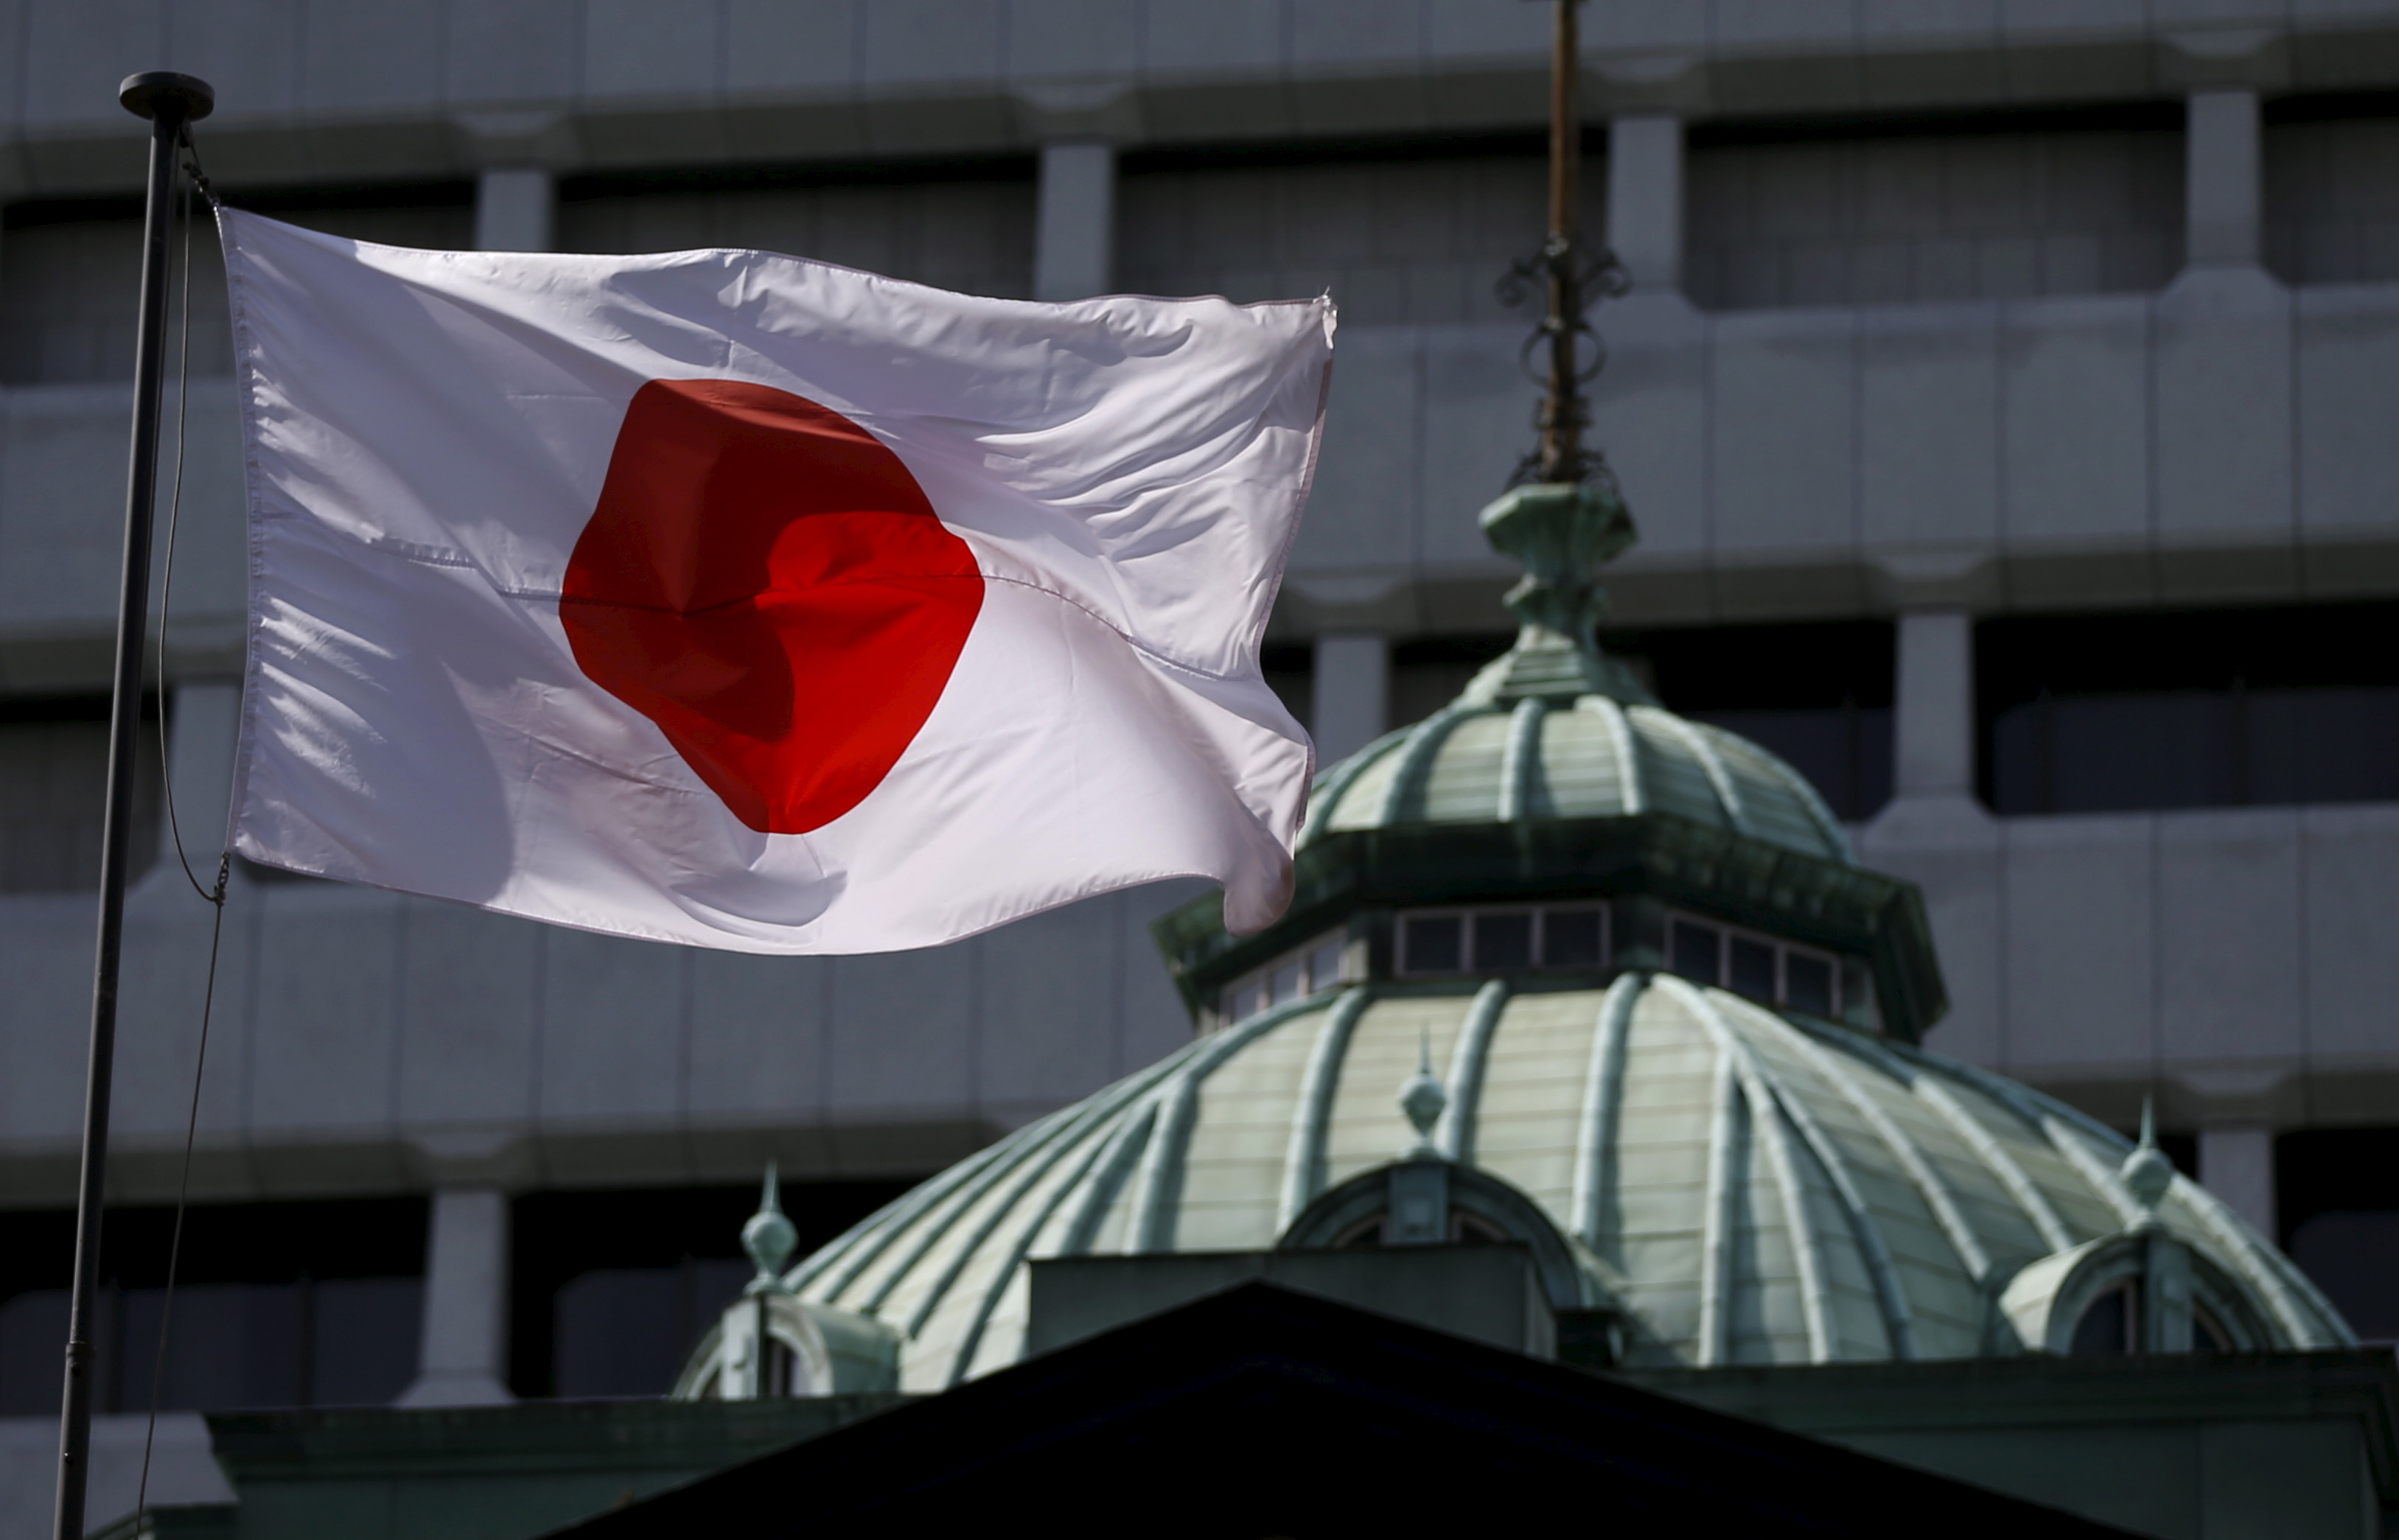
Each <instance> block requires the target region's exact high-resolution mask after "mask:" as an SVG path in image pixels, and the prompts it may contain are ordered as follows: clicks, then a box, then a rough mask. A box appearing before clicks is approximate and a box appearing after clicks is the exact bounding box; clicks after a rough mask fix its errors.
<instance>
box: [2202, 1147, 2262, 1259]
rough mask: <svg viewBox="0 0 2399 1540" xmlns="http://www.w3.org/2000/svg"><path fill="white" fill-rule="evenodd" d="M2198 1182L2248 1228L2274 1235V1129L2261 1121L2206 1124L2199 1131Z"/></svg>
mask: <svg viewBox="0 0 2399 1540" xmlns="http://www.w3.org/2000/svg"><path fill="white" fill-rule="evenodd" d="M2199 1184H2200V1185H2201V1186H2202V1187H2204V1188H2206V1189H2207V1190H2208V1191H2209V1192H2211V1193H2214V1194H2215V1195H2216V1196H2217V1197H2219V1198H2221V1199H2223V1200H2224V1206H2225V1207H2226V1208H2228V1209H2231V1210H2232V1211H2233V1212H2234V1213H2236V1214H2239V1215H2240V1216H2241V1217H2242V1219H2243V1221H2245V1222H2246V1223H2248V1225H2249V1227H2250V1228H2251V1229H2253V1230H2255V1231H2257V1233H2258V1234H2259V1235H2261V1236H2265V1237H2266V1239H2267V1240H2269V1241H2274V1242H2277V1243H2279V1237H2277V1236H2276V1235H2275V1234H2274V1130H2273V1128H2272V1126H2271V1125H2270V1124H2265V1123H2208V1124H2202V1125H2201V1126H2200V1130H2199Z"/></svg>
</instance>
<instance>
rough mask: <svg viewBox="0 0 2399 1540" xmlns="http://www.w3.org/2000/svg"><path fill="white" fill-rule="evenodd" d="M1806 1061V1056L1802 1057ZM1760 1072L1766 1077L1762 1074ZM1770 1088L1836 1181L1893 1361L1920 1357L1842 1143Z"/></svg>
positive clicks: (1895, 1271) (1887, 1252) (1805, 1109)
mask: <svg viewBox="0 0 2399 1540" xmlns="http://www.w3.org/2000/svg"><path fill="white" fill-rule="evenodd" d="M1708 1008H1709V1009H1710V1010H1712V1011H1713V1010H1715V1001H1713V1000H1710V1001H1709V1002H1708ZM1756 1014H1757V1016H1758V1017H1760V1018H1762V1019H1764V1020H1772V1021H1774V1022H1775V1023H1776V1024H1777V1025H1778V1026H1781V1027H1782V1028H1783V1029H1784V1031H1785V1032H1786V1033H1788V1032H1790V1031H1791V1030H1792V1029H1791V1028H1790V1025H1789V1023H1788V1022H1785V1021H1783V1020H1782V1018H1780V1017H1776V1016H1770V1015H1769V1014H1768V1013H1766V1012H1763V1011H1760V1012H1758V1013H1756ZM1717 1020H1718V1021H1719V1022H1722V1021H1723V1020H1724V1019H1723V1016H1722V1013H1721V1012H1719V1013H1718V1014H1717ZM1742 1050H1743V1052H1744V1053H1749V1054H1751V1056H1752V1062H1753V1064H1755V1053H1754V1050H1752V1049H1751V1048H1750V1047H1749V1046H1748V1045H1747V1044H1746V1043H1745V1042H1744V1044H1743V1045H1742ZM1803 1057H1806V1056H1805V1055H1804V1054H1803ZM1810 1062H1811V1063H1812V1062H1813V1060H1810ZM1760 1073H1761V1074H1762V1073H1763V1072H1762V1071H1761V1072H1760ZM1767 1084H1768V1087H1769V1089H1770V1090H1771V1091H1772V1094H1773V1096H1774V1102H1775V1106H1776V1108H1777V1110H1779V1111H1780V1112H1781V1113H1782V1115H1783V1116H1784V1117H1786V1118H1788V1119H1789V1120H1790V1122H1791V1126H1792V1127H1793V1128H1796V1129H1797V1130H1798V1132H1799V1139H1800V1142H1802V1143H1803V1144H1805V1145H1806V1146H1807V1147H1808V1149H1809V1153H1810V1154H1812V1155H1814V1156H1815V1157H1816V1163H1817V1164H1818V1165H1819V1166H1821V1167H1823V1170H1824V1175H1825V1178H1826V1179H1827V1180H1828V1181H1830V1182H1832V1184H1833V1191H1834V1192H1835V1193H1836V1194H1837V1195H1838V1196H1839V1197H1840V1200H1841V1204H1842V1207H1843V1208H1844V1209H1846V1210H1847V1211H1848V1219H1849V1223H1850V1237H1851V1239H1852V1240H1853V1241H1854V1242H1855V1243H1856V1245H1857V1247H1858V1250H1859V1251H1860V1252H1861V1253H1863V1254H1864V1258H1865V1263H1866V1271H1867V1274H1868V1276H1869V1277H1872V1278H1873V1280H1874V1286H1875V1296H1876V1299H1877V1303H1878V1304H1880V1305H1881V1308H1882V1317H1883V1335H1884V1337H1885V1339H1886V1340H1887V1341H1888V1342H1889V1344H1890V1346H1891V1357H1893V1358H1916V1357H1918V1352H1917V1345H1916V1312H1915V1308H1914V1306H1912V1305H1911V1304H1909V1303H1908V1298H1907V1290H1906V1289H1905V1288H1904V1286H1903V1285H1902V1283H1901V1282H1900V1277H1899V1268H1898V1265H1897V1264H1896V1263H1894V1262H1893V1261H1892V1260H1891V1245H1890V1242H1889V1241H1888V1240H1887V1239H1885V1238H1884V1236H1883V1233H1882V1222H1881V1221H1880V1220H1878V1219H1877V1218H1876V1217H1875V1213H1874V1210H1873V1209H1872V1208H1870V1207H1869V1206H1868V1205H1867V1203H1866V1200H1865V1195H1864V1194H1863V1193H1861V1192H1860V1191H1859V1190H1858V1184H1857V1179H1856V1178H1855V1177H1854V1176H1852V1175H1851V1174H1850V1164H1849V1159H1848V1157H1847V1156H1846V1155H1843V1154H1842V1153H1841V1147H1840V1145H1839V1143H1838V1142H1837V1141H1835V1140H1834V1139H1833V1137H1832V1136H1831V1135H1830V1134H1828V1133H1826V1132H1825V1131H1824V1126H1823V1124H1822V1123H1821V1122H1819V1121H1818V1120H1817V1117H1816V1114H1815V1112H1814V1111H1813V1110H1812V1109H1811V1108H1809V1105H1808V1101H1807V1099H1806V1098H1804V1097H1797V1096H1788V1095H1785V1094H1783V1092H1782V1087H1781V1086H1780V1085H1779V1083H1777V1082H1775V1081H1773V1080H1769V1081H1768V1082H1767Z"/></svg>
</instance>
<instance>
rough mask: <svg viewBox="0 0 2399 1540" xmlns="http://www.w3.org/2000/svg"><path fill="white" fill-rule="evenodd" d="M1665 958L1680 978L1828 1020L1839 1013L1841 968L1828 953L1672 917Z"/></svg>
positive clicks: (1720, 926)
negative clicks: (1711, 985) (1712, 985)
mask: <svg viewBox="0 0 2399 1540" xmlns="http://www.w3.org/2000/svg"><path fill="white" fill-rule="evenodd" d="M1666 956H1667V960H1668V964H1669V966H1672V967H1673V969H1674V972H1676V973H1679V974H1681V975H1682V976H1683V977H1684V978H1686V979H1691V980H1693V981H1694V982H1696V983H1701V984H1714V985H1715V986H1716V987H1717V988H1719V989H1728V990H1730V991H1732V992H1733V993H1735V994H1740V995H1744V996H1746V997H1748V998H1749V999H1752V1000H1755V1001H1757V1002H1758V1003H1759V1004H1761V1005H1769V1006H1786V1007H1788V1008H1789V1009H1792V1010H1796V1011H1803V1012H1805V1013H1806V1014H1808V1015H1809V1016H1823V1017H1828V1018H1829V1017H1837V1016H1838V1015H1839V1014H1840V1011H1841V969H1840V966H1839V964H1838V963H1837V961H1836V960H1835V959H1834V958H1833V956H1832V955H1831V954H1830V953H1828V952H1816V951H1813V950H1811V949H1809V948H1807V947H1796V946H1793V945H1791V944H1789V943H1788V942H1785V941H1778V940H1776V939H1773V938H1772V937H1769V936H1760V935H1757V934H1756V933H1755V932H1753V931H1746V930H1735V929H1732V928H1730V927H1728V926H1726V925H1712V924H1710V923H1708V922H1707V921H1704V920H1695V919H1692V918H1690V917H1689V916H1687V915H1683V914H1676V915H1674V916H1673V917H1671V918H1670V919H1669V920H1668V922H1667V942H1666Z"/></svg>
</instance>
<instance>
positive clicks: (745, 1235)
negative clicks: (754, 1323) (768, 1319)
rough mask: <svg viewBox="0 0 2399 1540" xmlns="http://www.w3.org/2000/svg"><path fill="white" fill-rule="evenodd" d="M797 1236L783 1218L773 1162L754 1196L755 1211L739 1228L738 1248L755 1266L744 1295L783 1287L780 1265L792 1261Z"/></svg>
mask: <svg viewBox="0 0 2399 1540" xmlns="http://www.w3.org/2000/svg"><path fill="white" fill-rule="evenodd" d="M799 1244H800V1233H799V1231H798V1230H796V1229H794V1228H793V1225H792V1222H791V1221H790V1220H788V1219H785V1218H784V1217H783V1198H782V1192H781V1189H780V1188H779V1187H778V1186H777V1185H776V1182H775V1163H774V1162H773V1161H771V1160H770V1161H768V1162H766V1184H765V1185H764V1187H763V1188H762V1189H761V1190H760V1191H759V1194H758V1211H757V1212H756V1213H754V1214H752V1215H751V1216H750V1222H749V1223H746V1224H744V1225H742V1226H741V1249H742V1250H745V1251H747V1252H749V1253H750V1260H751V1261H752V1263H756V1264H757V1267H758V1276H757V1277H754V1278H752V1279H751V1280H750V1286H749V1288H748V1289H747V1290H743V1291H744V1292H745V1293H751V1294H757V1293H764V1292H766V1291H767V1290H779V1289H781V1288H782V1287H783V1264H784V1263H788V1262H790V1261H791V1260H792V1252H793V1250H794V1249H795V1248H796V1247H798V1245H799Z"/></svg>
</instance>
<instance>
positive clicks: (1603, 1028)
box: [1568, 973, 1649, 1262]
mask: <svg viewBox="0 0 2399 1540" xmlns="http://www.w3.org/2000/svg"><path fill="white" fill-rule="evenodd" d="M1648 987H1649V975H1647V974H1646V973H1623V974H1619V975H1618V976H1617V978H1616V981H1615V982H1613V983H1611V984H1609V985H1608V986H1607V993H1606V994H1604V995H1602V996H1601V997H1600V1003H1599V1021H1598V1025H1597V1028H1596V1030H1595V1031H1594V1032H1593V1034H1592V1047H1591V1060H1590V1068H1589V1069H1588V1071H1587V1072H1586V1074H1585V1077H1584V1080H1583V1092H1582V1114H1581V1116H1579V1118H1577V1119H1576V1124H1575V1151H1574V1189H1573V1195H1572V1196H1571V1197H1570V1198H1569V1199H1568V1202H1569V1203H1570V1204H1571V1205H1572V1209H1571V1212H1572V1216H1573V1218H1572V1228H1573V1230H1574V1233H1575V1235H1576V1236H1577V1237H1578V1238H1579V1239H1580V1240H1581V1241H1582V1243H1583V1244H1584V1245H1586V1246H1588V1247H1590V1248H1591V1249H1592V1250H1593V1251H1594V1252H1601V1251H1602V1248H1603V1247H1605V1246H1606V1228H1605V1226H1604V1225H1603V1223H1602V1221H1603V1220H1605V1219H1606V1214H1605V1213H1604V1212H1603V1209H1605V1207H1606V1194H1607V1179H1608V1177H1609V1176H1610V1175H1612V1174H1613V1173H1614V1171H1615V1169H1616V1163H1615V1162H1614V1161H1613V1160H1610V1159H1609V1158H1608V1152H1609V1151H1611V1150H1613V1149H1614V1148H1615V1147H1616V1124H1617V1115H1618V1111H1619V1109H1620V1106H1621V1104H1622V1101H1623V1093H1624V1054H1625V1045H1626V1043H1627V1041H1628V1039H1629V1038H1630V1037H1631V1036H1632V1028H1633V1007H1634V1006H1637V1005H1639V1004H1640V1002H1641V995H1642V993H1643V992H1644V991H1645V990H1647V988H1648ZM1602 1254H1605V1253H1604V1252H1602ZM1609 1260H1610V1261H1612V1262H1620V1261H1621V1258H1620V1257H1618V1258H1610V1259H1609Z"/></svg>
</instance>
